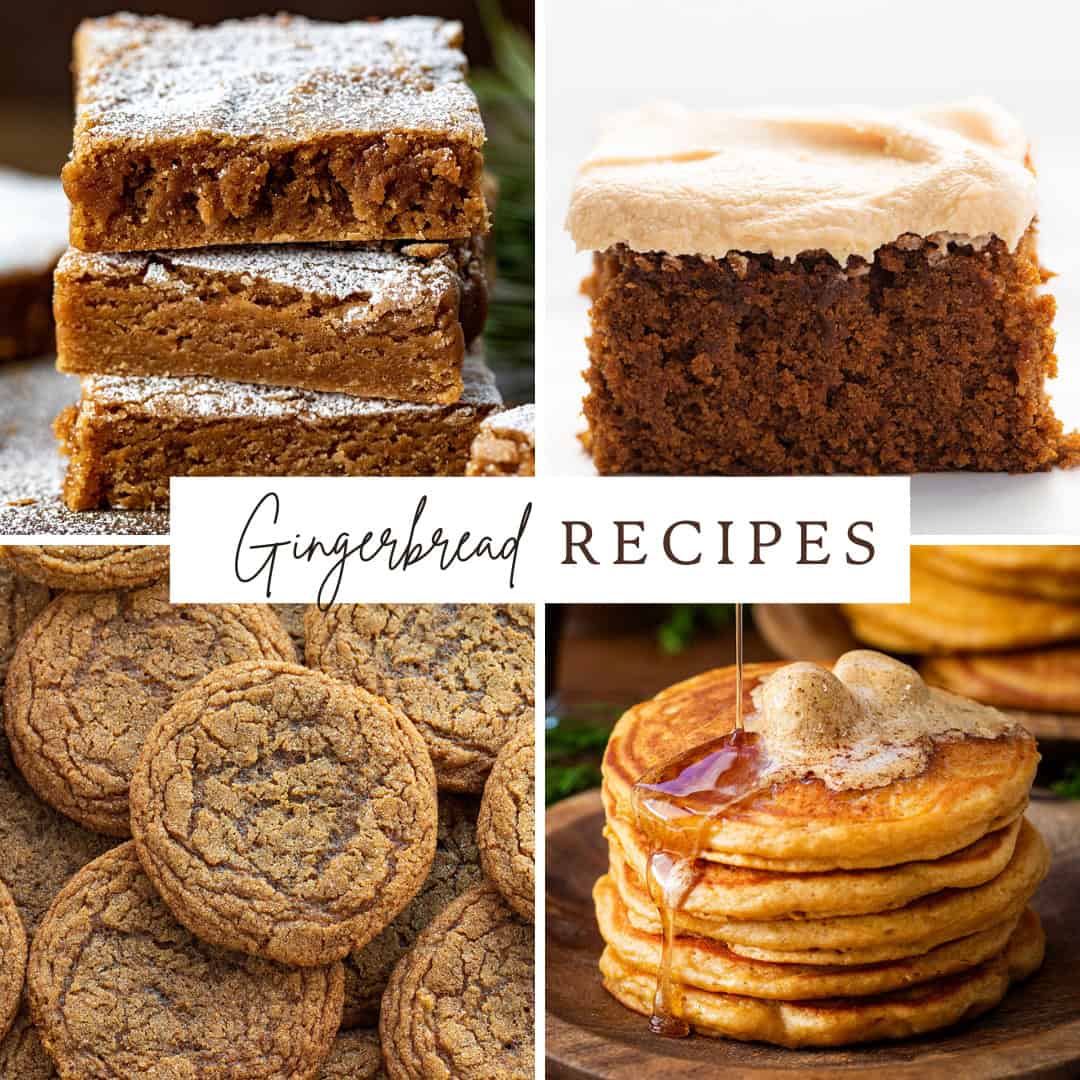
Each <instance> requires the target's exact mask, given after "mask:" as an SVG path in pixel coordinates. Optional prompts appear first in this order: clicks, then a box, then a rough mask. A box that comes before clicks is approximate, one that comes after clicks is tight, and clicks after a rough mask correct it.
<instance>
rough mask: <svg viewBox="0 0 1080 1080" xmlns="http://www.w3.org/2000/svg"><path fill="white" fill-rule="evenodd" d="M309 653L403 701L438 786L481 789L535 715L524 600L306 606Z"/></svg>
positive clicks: (528, 611) (349, 678) (319, 663)
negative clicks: (505, 750) (516, 734)
mask: <svg viewBox="0 0 1080 1080" xmlns="http://www.w3.org/2000/svg"><path fill="white" fill-rule="evenodd" d="M305 631H306V636H307V661H308V664H309V665H310V666H311V667H314V668H319V669H321V670H322V671H325V672H326V673H327V674H328V675H333V676H334V678H337V679H342V680H344V681H345V682H351V683H353V684H355V685H356V686H362V687H363V688H364V689H365V690H370V691H371V693H373V694H379V695H380V696H382V697H385V698H386V699H387V700H388V701H391V702H393V703H394V704H395V705H397V706H399V707H400V708H401V710H402V711H403V712H404V713H405V715H406V716H408V717H409V719H410V720H412V721H413V723H414V724H416V725H417V727H418V728H419V729H420V733H421V734H422V735H423V736H424V738H425V740H426V741H427V744H428V749H429V750H430V751H431V760H432V761H433V762H434V764H435V775H436V777H437V778H438V781H439V787H440V788H441V789H443V790H445V791H464V792H477V793H478V792H480V791H482V790H483V788H484V780H485V778H486V777H487V774H488V773H489V772H490V771H491V766H492V765H493V764H494V762H495V756H496V755H497V754H498V752H499V750H500V749H501V748H502V745H503V743H505V742H506V740H507V739H508V738H509V737H510V735H511V733H512V732H513V731H514V730H515V729H516V728H517V726H518V724H519V723H522V722H526V721H527V722H529V723H531V722H532V716H533V702H534V689H533V670H534V659H533V614H532V608H531V607H529V606H528V605H526V604H510V605H497V604H356V605H348V604H346V605H341V606H338V607H332V608H330V609H329V610H328V611H326V612H322V611H319V610H318V608H309V609H308V614H307V617H306V620H305Z"/></svg>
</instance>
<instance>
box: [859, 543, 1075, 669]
mask: <svg viewBox="0 0 1080 1080" xmlns="http://www.w3.org/2000/svg"><path fill="white" fill-rule="evenodd" d="M843 607H844V612H845V614H846V615H847V616H848V619H849V620H850V622H851V625H852V629H853V631H854V632H855V636H856V637H857V638H859V639H860V640H861V641H865V642H867V643H868V644H870V645H873V646H875V647H876V648H882V649H885V650H887V651H892V652H902V653H950V652H981V651H983V650H994V649H1020V648H1024V647H1026V646H1032V645H1047V644H1050V643H1052V642H1055V641H1067V640H1068V639H1070V638H1074V637H1078V636H1080V604H1076V603H1066V602H1057V601H1053V600H1044V599H1032V598H1030V597H1024V596H1015V595H1011V594H1006V593H994V592H988V591H986V590H984V589H979V588H975V587H973V586H971V585H965V584H962V583H961V582H958V581H953V580H951V579H949V578H947V577H943V576H942V575H941V574H939V573H935V572H934V571H932V570H931V569H930V568H929V567H927V566H924V565H923V564H922V563H921V562H920V561H919V560H918V559H917V558H913V559H912V561H911V603H910V604H845V605H843Z"/></svg>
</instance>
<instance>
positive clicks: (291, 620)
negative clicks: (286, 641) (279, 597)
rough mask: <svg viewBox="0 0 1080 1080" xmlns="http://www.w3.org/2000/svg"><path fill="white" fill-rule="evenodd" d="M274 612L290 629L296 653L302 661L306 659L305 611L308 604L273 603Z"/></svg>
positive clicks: (282, 623) (286, 627)
mask: <svg viewBox="0 0 1080 1080" xmlns="http://www.w3.org/2000/svg"><path fill="white" fill-rule="evenodd" d="M270 606H271V607H272V608H273V609H274V613H275V614H276V615H277V617H278V618H279V619H280V620H281V625H282V626H284V627H285V629H286V630H288V631H289V637H291V638H292V642H293V645H295V646H296V655H297V656H299V657H300V659H301V661H303V659H304V613H305V612H306V611H307V605H306V604H271V605H270Z"/></svg>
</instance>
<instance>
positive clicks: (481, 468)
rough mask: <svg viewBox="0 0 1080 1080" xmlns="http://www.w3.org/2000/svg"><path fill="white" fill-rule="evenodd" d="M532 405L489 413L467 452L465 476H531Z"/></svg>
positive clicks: (533, 452) (533, 444)
mask: <svg viewBox="0 0 1080 1080" xmlns="http://www.w3.org/2000/svg"><path fill="white" fill-rule="evenodd" d="M535 474H536V406H535V405H519V406H518V407H517V408H516V409H505V410H503V411H502V412H497V413H492V414H491V416H489V417H488V418H487V419H486V420H484V421H483V423H481V425H480V430H479V431H478V432H477V434H476V438H475V439H473V444H472V449H471V450H470V452H469V464H468V467H467V468H466V470H465V475H466V476H534V475H535Z"/></svg>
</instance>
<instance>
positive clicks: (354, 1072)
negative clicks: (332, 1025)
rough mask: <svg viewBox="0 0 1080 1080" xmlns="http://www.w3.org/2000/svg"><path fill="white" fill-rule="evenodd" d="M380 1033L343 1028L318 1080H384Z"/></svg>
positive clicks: (362, 1029) (384, 1071)
mask: <svg viewBox="0 0 1080 1080" xmlns="http://www.w3.org/2000/svg"><path fill="white" fill-rule="evenodd" d="M385 1076H386V1070H385V1069H384V1068H383V1059H382V1047H381V1046H380V1045H379V1033H378V1032H377V1031H369V1030H368V1029H366V1028H354V1029H353V1030H352V1031H340V1032H338V1037H337V1038H336V1039H335V1040H334V1046H333V1049H331V1051H330V1056H329V1057H328V1058H327V1059H326V1061H324V1062H323V1067H322V1072H320V1073H319V1080H384V1077H385Z"/></svg>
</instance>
